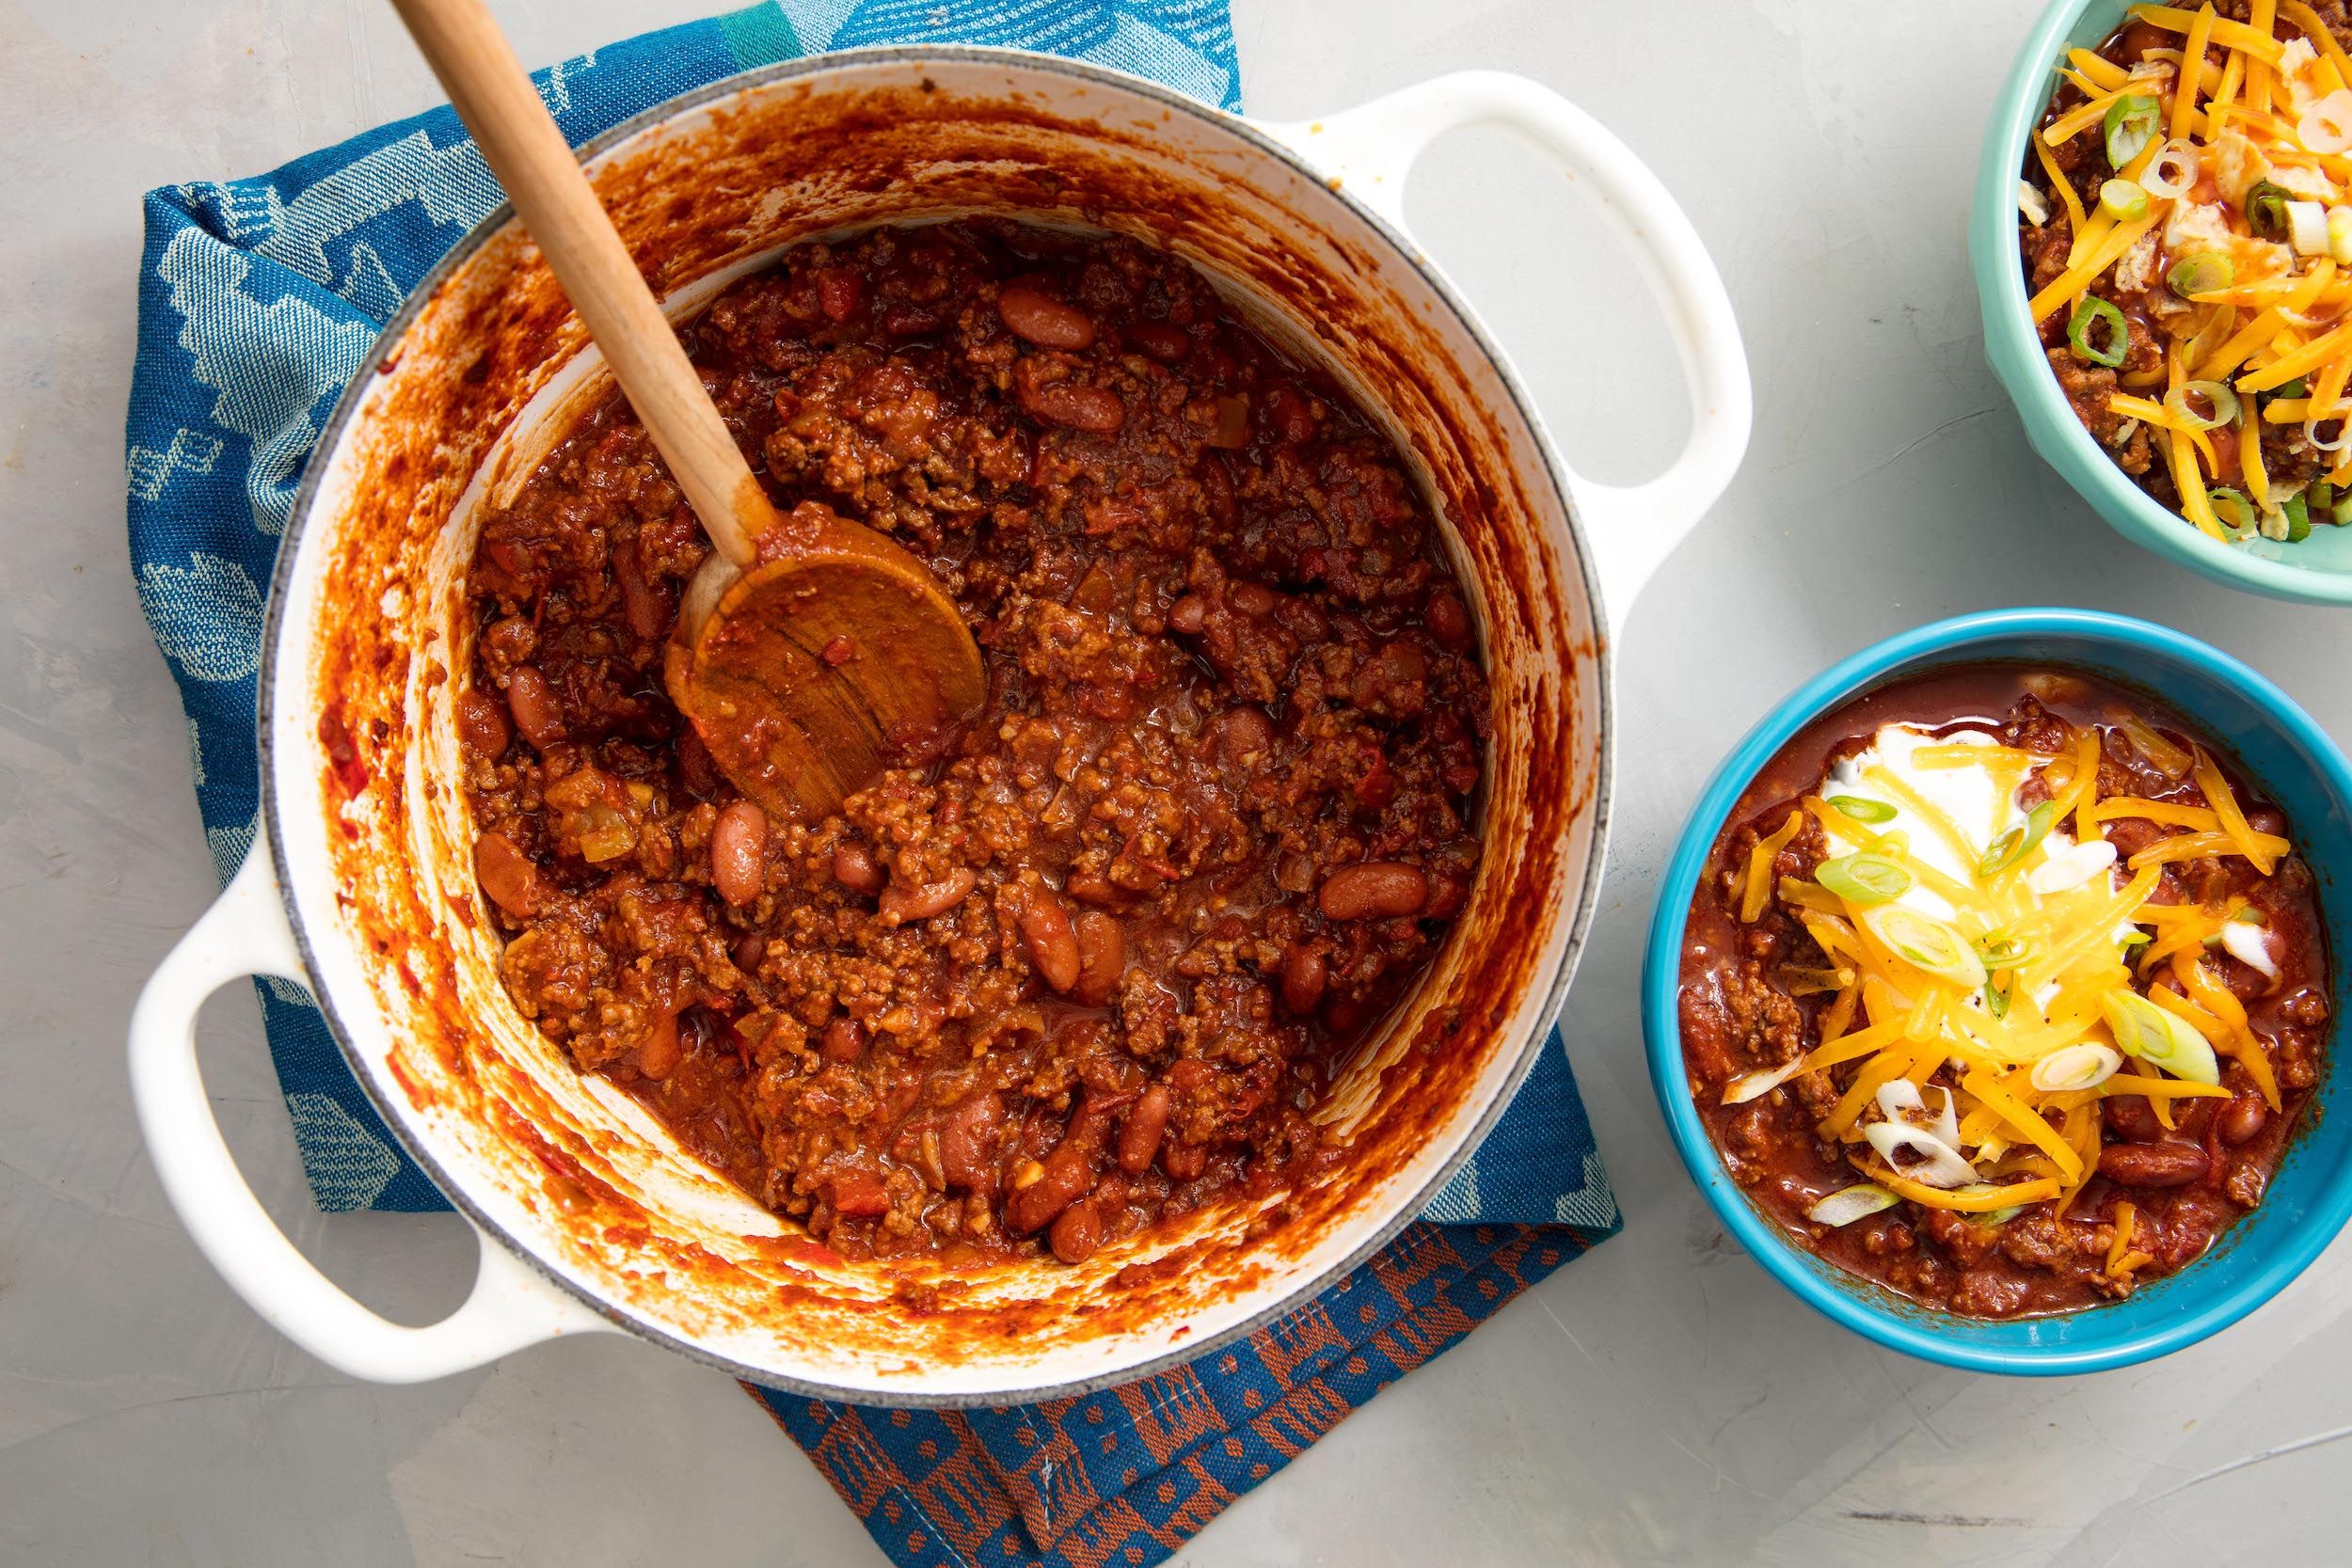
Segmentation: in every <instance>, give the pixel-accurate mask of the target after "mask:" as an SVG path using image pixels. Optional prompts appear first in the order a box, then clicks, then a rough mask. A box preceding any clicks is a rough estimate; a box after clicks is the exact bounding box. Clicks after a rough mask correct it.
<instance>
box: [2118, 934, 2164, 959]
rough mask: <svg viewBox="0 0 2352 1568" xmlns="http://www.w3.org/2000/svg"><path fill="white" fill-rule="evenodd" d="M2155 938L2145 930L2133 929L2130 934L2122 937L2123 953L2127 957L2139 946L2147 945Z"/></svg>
mask: <svg viewBox="0 0 2352 1568" xmlns="http://www.w3.org/2000/svg"><path fill="white" fill-rule="evenodd" d="M2155 940H2156V939H2155V938H2153V937H2152V936H2150V935H2149V934H2148V933H2147V932H2145V931H2134V932H2133V933H2132V934H2131V935H2130V936H2127V937H2125V938H2124V939H2123V952H2124V955H2125V956H2126V957H2129V956H2130V955H2131V954H2133V953H2136V952H2137V951H2138V950H2139V949H2140V948H2143V947H2145V946H2147V945H2148V944H2149V943H2150V942H2153V941H2155Z"/></svg>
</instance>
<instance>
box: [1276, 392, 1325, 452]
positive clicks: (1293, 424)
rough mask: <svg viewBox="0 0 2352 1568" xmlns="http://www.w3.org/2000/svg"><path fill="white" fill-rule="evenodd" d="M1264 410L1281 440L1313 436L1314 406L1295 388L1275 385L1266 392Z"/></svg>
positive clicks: (1304, 439)
mask: <svg viewBox="0 0 2352 1568" xmlns="http://www.w3.org/2000/svg"><path fill="white" fill-rule="evenodd" d="M1265 412H1266V418H1267V419H1268V420H1272V421H1273V423H1274V430H1275V434H1277V435H1279V436H1281V437H1282V439H1283V440H1285V441H1290V442H1293V443H1296V442H1300V441H1311V440H1313V439H1314V438H1315V411H1314V407H1313V405H1312V404H1310V403H1309V402H1308V401H1307V398H1306V395H1305V394H1304V393H1302V392H1300V391H1299V390H1298V389H1297V388H1295V387H1277V388H1274V390H1273V391H1271V392H1269V393H1267V394H1266V400H1265Z"/></svg>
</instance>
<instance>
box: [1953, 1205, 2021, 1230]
mask: <svg viewBox="0 0 2352 1568" xmlns="http://www.w3.org/2000/svg"><path fill="white" fill-rule="evenodd" d="M2024 1212H2026V1206H2025V1205H2024V1204H2022V1203H2012V1204H2010V1205H2009V1206H2008V1207H2006V1208H2002V1209H1992V1210H1988V1211H1986V1212H1984V1213H1981V1214H1963V1215H1962V1216H1961V1217H1962V1218H1963V1219H1964V1220H1966V1221H1967V1222H1968V1223H1969V1224H1970V1225H1981V1226H1983V1227H1985V1228H1986V1229H1988V1230H1992V1229H1997V1228H1999V1227H2002V1226H2004V1225H2007V1224H2008V1223H2009V1222H2010V1221H2011V1220H2013V1219H2015V1218H2016V1217H2017V1216H2018V1215H2020V1214H2022V1213H2024Z"/></svg>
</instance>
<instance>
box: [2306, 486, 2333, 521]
mask: <svg viewBox="0 0 2352 1568" xmlns="http://www.w3.org/2000/svg"><path fill="white" fill-rule="evenodd" d="M2303 502H2304V504H2305V505H2306V506H2308V507H2309V508H2310V509H2311V510H2312V512H2315V513H2317V514H2318V515H2320V516H2322V517H2325V516H2326V515H2328V508H2329V507H2331V506H2333V505H2334V504H2335V503H2336V487H2335V486H2334V485H2332V484H2330V483H2328V482H2327V481H2326V480H2324V479H2315V480H2313V481H2312V482H2311V483H2309V484H2307V485H2305V486H2304V487H2303Z"/></svg>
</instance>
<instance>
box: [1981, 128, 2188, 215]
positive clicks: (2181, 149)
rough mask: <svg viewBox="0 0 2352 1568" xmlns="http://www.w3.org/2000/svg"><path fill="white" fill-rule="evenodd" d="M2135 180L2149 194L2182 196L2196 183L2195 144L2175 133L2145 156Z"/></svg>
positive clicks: (2162, 196) (2165, 196)
mask: <svg viewBox="0 0 2352 1568" xmlns="http://www.w3.org/2000/svg"><path fill="white" fill-rule="evenodd" d="M2139 182H2140V184H2141V185H2142V186H2143V187H2145V188H2146V190H2147V192H2148V194H2149V195H2150V196H2153V197H2161V198H2165V199H2166V200H2170V199H2172V198H2177V197H2183V196H2186V195H2187V194H2188V191H2189V187H2190V186H2192V185H2194V184H2196V183H2197V144H2196V143H2195V142H2193V141H2190V140H2189V139H2188V138H2187V137H2186V136H2175V137H2173V138H2172V139H2171V140H2170V141H2169V142H2166V143H2165V144H2164V150H2163V151H2161V152H2159V153H2157V154H2156V155H2155V156H2154V157H2153V158H2151V159H2149V160H2148V166H2147V167H2146V168H2144V169H2142V170H2140V171H2139ZM2021 183H2022V182H2021Z"/></svg>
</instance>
